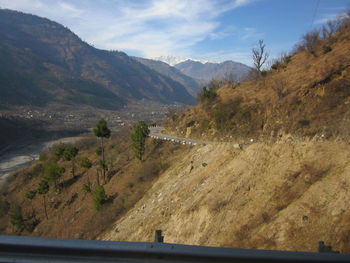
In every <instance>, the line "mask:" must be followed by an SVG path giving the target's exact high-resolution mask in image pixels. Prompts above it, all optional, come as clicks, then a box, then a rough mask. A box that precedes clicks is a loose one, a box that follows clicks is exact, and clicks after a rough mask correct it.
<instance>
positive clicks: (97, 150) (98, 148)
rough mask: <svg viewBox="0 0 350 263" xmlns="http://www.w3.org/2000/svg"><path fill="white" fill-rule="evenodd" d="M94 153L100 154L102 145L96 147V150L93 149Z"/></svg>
mask: <svg viewBox="0 0 350 263" xmlns="http://www.w3.org/2000/svg"><path fill="white" fill-rule="evenodd" d="M95 153H96V155H97V156H101V154H102V147H101V146H100V147H97V148H96V150H95Z"/></svg>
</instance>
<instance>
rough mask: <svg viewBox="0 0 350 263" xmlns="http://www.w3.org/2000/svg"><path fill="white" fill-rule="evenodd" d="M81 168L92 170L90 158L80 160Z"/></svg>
mask: <svg viewBox="0 0 350 263" xmlns="http://www.w3.org/2000/svg"><path fill="white" fill-rule="evenodd" d="M80 166H81V167H82V168H85V169H90V168H91V167H92V162H91V161H90V160H89V158H87V157H84V158H83V159H81V160H80Z"/></svg>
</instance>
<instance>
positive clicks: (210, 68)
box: [174, 59, 251, 82]
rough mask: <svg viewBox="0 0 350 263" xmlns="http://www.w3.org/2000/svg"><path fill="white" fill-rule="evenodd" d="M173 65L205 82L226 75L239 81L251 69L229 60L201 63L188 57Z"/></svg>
mask: <svg viewBox="0 0 350 263" xmlns="http://www.w3.org/2000/svg"><path fill="white" fill-rule="evenodd" d="M174 67H175V68H177V69H178V70H180V71H181V72H182V73H184V74H186V75H188V76H190V77H192V78H194V79H198V80H202V81H206V82H208V81H210V80H212V79H220V78H226V77H228V76H231V77H233V78H234V79H235V80H238V81H240V80H242V79H243V78H244V77H245V76H246V75H247V74H248V72H249V71H250V70H251V68H250V67H248V66H247V65H244V64H242V63H239V62H234V61H231V60H228V61H224V62H222V63H211V62H206V63H202V62H199V61H193V60H190V59H189V60H186V61H184V62H181V63H178V64H176V65H175V66H174Z"/></svg>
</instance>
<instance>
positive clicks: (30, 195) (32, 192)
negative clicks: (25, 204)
mask: <svg viewBox="0 0 350 263" xmlns="http://www.w3.org/2000/svg"><path fill="white" fill-rule="evenodd" d="M35 196H36V191H35V190H30V191H28V192H27V193H26V194H25V197H26V198H27V199H29V200H33V199H34V198H35Z"/></svg>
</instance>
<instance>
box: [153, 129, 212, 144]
mask: <svg viewBox="0 0 350 263" xmlns="http://www.w3.org/2000/svg"><path fill="white" fill-rule="evenodd" d="M149 130H150V133H149V137H151V138H153V139H158V140H164V141H170V142H175V143H180V144H183V145H200V144H201V145H207V144H211V142H208V141H200V140H194V139H188V138H180V137H176V136H171V135H165V134H163V133H162V131H163V130H164V127H162V126H155V127H149Z"/></svg>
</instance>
